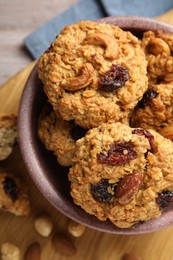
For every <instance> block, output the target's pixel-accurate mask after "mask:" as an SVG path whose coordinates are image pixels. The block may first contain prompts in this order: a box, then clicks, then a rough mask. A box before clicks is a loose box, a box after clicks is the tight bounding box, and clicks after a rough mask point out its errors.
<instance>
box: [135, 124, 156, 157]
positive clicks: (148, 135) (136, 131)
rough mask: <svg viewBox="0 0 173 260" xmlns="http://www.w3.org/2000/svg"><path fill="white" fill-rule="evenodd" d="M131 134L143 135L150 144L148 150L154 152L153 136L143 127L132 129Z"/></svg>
mask: <svg viewBox="0 0 173 260" xmlns="http://www.w3.org/2000/svg"><path fill="white" fill-rule="evenodd" d="M132 134H137V135H144V136H145V137H146V138H147V139H148V142H149V144H150V150H149V152H151V153H154V152H155V148H154V136H153V135H152V134H151V133H150V132H149V131H148V130H145V129H134V130H133V131H132Z"/></svg>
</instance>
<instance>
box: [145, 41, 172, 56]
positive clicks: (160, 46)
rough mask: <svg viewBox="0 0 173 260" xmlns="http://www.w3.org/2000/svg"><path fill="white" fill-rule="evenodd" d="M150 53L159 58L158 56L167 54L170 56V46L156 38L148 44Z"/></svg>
mask: <svg viewBox="0 0 173 260" xmlns="http://www.w3.org/2000/svg"><path fill="white" fill-rule="evenodd" d="M148 48H149V51H150V52H151V53H152V54H154V55H155V56H157V55H158V54H162V53H163V52H164V53H166V54H167V55H168V56H169V55H171V51H170V48H169V46H168V44H167V43H166V42H165V41H164V40H162V39H161V38H154V39H151V41H150V42H149V44H148Z"/></svg>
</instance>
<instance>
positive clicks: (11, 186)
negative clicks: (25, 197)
mask: <svg viewBox="0 0 173 260" xmlns="http://www.w3.org/2000/svg"><path fill="white" fill-rule="evenodd" d="M2 184H3V189H4V191H5V193H6V194H7V195H8V196H9V197H10V198H11V199H12V200H13V201H15V200H16V199H17V198H18V196H19V192H18V188H17V185H16V183H15V181H14V180H13V179H12V178H10V177H5V179H4V181H3V182H2Z"/></svg>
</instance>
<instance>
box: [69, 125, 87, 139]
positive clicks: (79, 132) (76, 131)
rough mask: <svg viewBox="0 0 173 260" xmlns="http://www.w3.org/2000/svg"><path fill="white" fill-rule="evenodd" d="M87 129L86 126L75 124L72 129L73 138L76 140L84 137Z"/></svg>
mask: <svg viewBox="0 0 173 260" xmlns="http://www.w3.org/2000/svg"><path fill="white" fill-rule="evenodd" d="M86 132H87V130H85V129H84V128H82V127H81V126H79V125H75V126H74V127H73V128H72V129H71V132H70V134H71V137H72V138H73V140H74V141H77V140H78V139H80V138H82V137H84V136H85V134H86Z"/></svg>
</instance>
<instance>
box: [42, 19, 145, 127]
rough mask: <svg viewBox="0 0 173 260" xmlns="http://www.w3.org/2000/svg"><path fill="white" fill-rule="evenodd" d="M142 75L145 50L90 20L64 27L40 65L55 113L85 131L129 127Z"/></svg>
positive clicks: (122, 34)
mask: <svg viewBox="0 0 173 260" xmlns="http://www.w3.org/2000/svg"><path fill="white" fill-rule="evenodd" d="M146 70H147V62H146V59H145V54H144V50H143V49H142V48H141V45H140V41H139V40H138V39H137V38H136V37H135V36H134V35H133V34H131V33H130V32H127V31H123V30H122V29H120V28H119V27H118V26H115V25H110V24H106V23H104V24H102V23H97V22H92V21H80V22H78V23H76V24H72V25H69V26H66V27H65V28H64V29H63V30H62V31H61V33H60V34H59V35H58V36H57V38H56V40H55V41H54V42H53V43H52V44H51V46H50V48H49V49H48V50H47V51H46V52H45V53H44V54H43V55H42V56H41V58H40V60H39V63H38V74H39V77H40V79H41V80H42V82H43V84H44V90H45V92H46V94H47V96H48V99H49V101H50V103H51V104H52V106H53V109H54V111H55V112H56V113H57V114H58V115H59V114H60V116H61V117H62V118H63V119H64V120H67V121H70V120H74V121H75V123H76V124H78V125H80V126H81V127H83V128H85V129H90V128H92V127H97V126H99V125H100V124H101V123H104V122H118V121H120V122H123V123H124V122H125V123H127V122H128V116H129V113H130V112H131V111H132V110H133V108H134V107H135V106H136V104H137V102H138V101H139V100H140V99H141V97H142V95H143V93H144V92H145V91H146V90H147V85H148V79H147V76H146Z"/></svg>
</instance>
